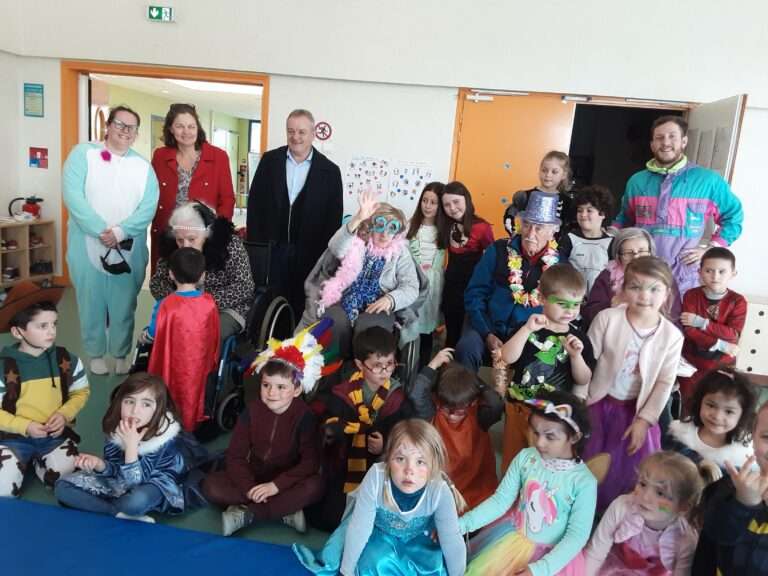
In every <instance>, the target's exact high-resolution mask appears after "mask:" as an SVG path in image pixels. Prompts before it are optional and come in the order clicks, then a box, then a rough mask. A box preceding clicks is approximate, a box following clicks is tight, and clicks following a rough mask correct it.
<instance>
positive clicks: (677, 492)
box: [637, 450, 704, 526]
mask: <svg viewBox="0 0 768 576" xmlns="http://www.w3.org/2000/svg"><path fill="white" fill-rule="evenodd" d="M650 470H658V471H661V472H662V474H663V476H664V479H663V483H664V484H665V487H666V489H667V491H668V492H669V494H670V495H671V496H672V497H674V498H675V500H677V502H678V504H679V506H680V508H681V509H682V510H685V516H686V517H687V519H688V521H689V522H691V524H693V525H694V526H696V525H697V524H698V519H699V518H700V516H701V515H702V512H703V511H702V510H699V500H700V499H701V493H702V491H703V489H704V481H703V480H702V478H701V474H700V473H699V468H698V467H697V466H696V464H694V463H693V461H692V460H691V459H690V458H688V457H687V456H683V455H682V454H679V453H677V452H671V451H669V450H661V451H659V452H654V453H653V454H651V455H650V456H646V457H645V459H643V461H642V462H640V466H638V469H637V473H638V474H637V475H638V478H640V477H641V476H642V475H643V474H647V473H648V472H649V471H650Z"/></svg>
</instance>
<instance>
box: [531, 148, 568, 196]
mask: <svg viewBox="0 0 768 576" xmlns="http://www.w3.org/2000/svg"><path fill="white" fill-rule="evenodd" d="M547 160H558V161H560V162H561V163H562V164H563V172H564V175H563V179H562V180H561V181H560V184H558V185H557V191H558V192H568V191H569V190H570V189H571V180H572V179H573V171H572V170H571V158H570V157H569V156H568V154H566V153H565V152H560V151H559V150H550V151H549V152H547V153H546V154H545V156H544V158H542V159H541V162H540V163H539V168H541V165H542V164H544V162H546V161H547Z"/></svg>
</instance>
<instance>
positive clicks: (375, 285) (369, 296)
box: [341, 253, 386, 325]
mask: <svg viewBox="0 0 768 576" xmlns="http://www.w3.org/2000/svg"><path fill="white" fill-rule="evenodd" d="M385 263H386V260H385V259H384V257H383V256H378V257H377V256H373V255H372V254H368V253H366V255H365V259H364V260H363V269H362V270H361V271H360V274H358V276H357V278H355V280H354V282H352V284H350V286H349V287H348V288H347V289H346V290H344V293H343V294H342V296H341V307H342V308H343V309H344V312H346V313H347V316H348V317H349V322H350V323H351V324H352V325H354V324H355V320H357V317H358V316H359V315H360V312H362V311H364V310H365V309H366V308H367V307H368V305H369V304H373V303H374V302H376V300H378V298H379V296H381V285H380V284H379V278H381V273H382V271H383V270H384V264H385Z"/></svg>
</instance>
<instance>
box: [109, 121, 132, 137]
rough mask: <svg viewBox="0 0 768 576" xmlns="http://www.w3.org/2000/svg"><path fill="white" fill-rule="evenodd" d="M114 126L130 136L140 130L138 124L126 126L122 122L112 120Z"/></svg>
mask: <svg viewBox="0 0 768 576" xmlns="http://www.w3.org/2000/svg"><path fill="white" fill-rule="evenodd" d="M112 126H114V127H115V128H117V129H118V130H120V132H127V133H128V134H134V133H135V132H136V131H137V130H138V128H139V127H138V126H137V125H136V124H126V123H125V122H121V121H120V120H112Z"/></svg>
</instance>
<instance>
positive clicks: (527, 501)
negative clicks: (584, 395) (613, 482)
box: [459, 390, 597, 576]
mask: <svg viewBox="0 0 768 576" xmlns="http://www.w3.org/2000/svg"><path fill="white" fill-rule="evenodd" d="M526 404H527V405H528V406H530V407H531V416H530V427H531V432H532V438H533V447H531V448H526V449H524V450H523V451H522V452H520V453H519V454H518V455H517V456H516V457H515V459H514V460H513V461H512V464H511V465H510V466H509V468H508V469H507V472H506V473H505V474H504V478H503V479H502V481H501V484H500V485H499V488H498V490H496V493H495V494H494V495H493V496H491V497H490V498H488V499H487V500H486V501H485V502H483V503H482V504H480V506H478V507H477V508H475V509H473V510H471V511H470V512H467V513H466V514H464V516H462V517H461V518H460V519H459V527H460V529H461V532H462V533H464V534H466V533H468V532H473V531H475V530H478V529H479V528H483V527H484V526H488V528H486V529H485V530H483V531H482V532H480V534H478V535H477V536H475V537H474V538H473V539H472V540H471V541H470V544H469V545H470V563H469V566H468V569H467V574H468V575H478V576H496V575H499V576H501V575H507V574H528V575H530V574H546V575H554V574H582V573H583V570H584V557H583V554H582V552H581V550H582V548H584V546H585V545H586V543H587V540H588V539H589V533H590V530H591V528H592V520H593V518H594V514H595V497H596V492H597V480H596V479H595V477H594V476H593V475H592V472H590V470H589V468H587V465H586V464H585V463H584V462H583V461H582V460H581V459H580V458H579V454H580V453H581V449H582V447H583V446H584V442H585V440H586V438H587V437H588V436H589V433H590V426H589V415H588V413H587V407H586V405H585V404H584V403H583V402H582V401H581V400H579V399H578V398H576V397H575V396H573V395H572V394H569V393H567V392H561V391H558V390H556V391H553V392H542V393H541V394H540V395H539V397H538V398H537V399H534V400H526ZM489 525H490V526H489Z"/></svg>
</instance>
